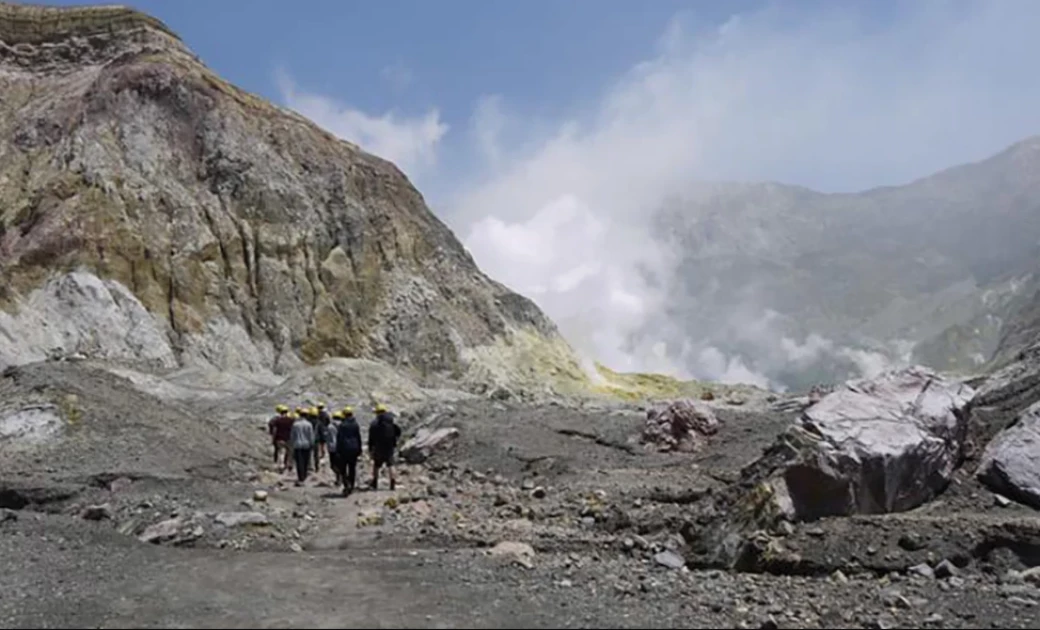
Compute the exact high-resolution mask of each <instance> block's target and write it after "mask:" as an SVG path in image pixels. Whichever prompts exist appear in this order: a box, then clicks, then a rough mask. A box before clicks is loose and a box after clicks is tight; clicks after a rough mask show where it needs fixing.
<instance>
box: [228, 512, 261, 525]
mask: <svg viewBox="0 0 1040 630" xmlns="http://www.w3.org/2000/svg"><path fill="white" fill-rule="evenodd" d="M214 520H215V521H216V522H218V523H220V524H221V525H223V526H224V527H241V526H243V525H267V524H269V523H270V519H268V518H267V515H266V514H263V513H261V512H221V513H220V514H217V515H216V517H214Z"/></svg>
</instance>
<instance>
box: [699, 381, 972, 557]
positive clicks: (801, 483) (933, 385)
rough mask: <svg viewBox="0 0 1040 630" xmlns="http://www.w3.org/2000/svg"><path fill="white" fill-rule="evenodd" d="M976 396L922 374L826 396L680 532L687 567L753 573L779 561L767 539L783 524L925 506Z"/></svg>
mask: <svg viewBox="0 0 1040 630" xmlns="http://www.w3.org/2000/svg"><path fill="white" fill-rule="evenodd" d="M972 395H973V390H972V389H971V388H970V387H968V386H966V385H963V384H961V383H958V382H955V381H951V380H948V379H946V378H943V377H942V376H939V375H938V374H936V373H935V372H933V371H931V370H929V369H927V368H923V367H918V366H914V367H910V368H906V369H903V370H893V371H889V372H886V373H883V374H881V375H880V376H878V377H876V378H874V379H869V380H868V379H861V380H855V381H849V382H848V383H846V384H844V385H843V386H841V387H839V388H838V389H837V390H835V391H833V392H830V393H828V394H825V395H824V396H822V397H821V398H820V400H819V401H818V402H816V403H815V404H813V405H812V406H810V407H809V408H807V409H806V410H805V411H803V412H802V413H801V414H800V415H799V416H798V419H797V420H796V421H795V422H794V423H793V424H792V425H791V426H790V427H788V428H787V430H785V431H784V432H783V433H781V435H780V436H779V437H778V438H777V440H776V441H775V442H774V443H773V444H772V445H770V447H769V448H768V449H766V451H765V452H764V453H763V455H762V456H761V457H760V458H759V459H757V460H755V461H754V462H752V463H751V464H749V465H748V466H746V467H745V468H744V470H743V471H742V472H741V478H740V480H739V481H738V482H737V483H734V484H732V485H730V486H728V487H727V488H725V489H724V490H723V491H721V492H718V493H716V494H715V495H714V496H713V499H712V500H711V501H709V502H706V504H705V505H704V506H702V507H701V508H699V509H700V510H702V512H703V513H701V514H699V515H698V516H697V518H695V519H691V520H690V522H688V523H687V525H686V526H684V528H683V537H684V538H685V539H686V541H687V543H688V544H689V549H688V552H689V554H690V556H689V559H691V561H692V562H693V563H694V564H695V565H698V566H703V565H714V566H719V565H721V566H728V567H735V568H741V567H755V566H759V565H761V564H762V563H763V562H765V561H766V560H769V561H771V562H775V561H778V559H781V558H783V554H781V553H780V552H779V551H778V550H777V549H774V548H773V546H774V542H775V541H774V540H773V539H772V538H771V537H769V536H768V535H765V532H769V531H777V532H778V531H782V530H783V527H782V525H783V523H782V521H811V520H816V519H819V518H822V517H825V516H843V515H852V514H879V513H890V512H899V511H903V510H909V509H911V508H913V507H916V506H918V505H920V504H922V503H924V502H926V501H928V500H929V499H931V498H933V497H934V496H935V495H936V494H938V493H939V492H941V491H942V490H943V489H944V488H945V487H946V486H947V485H948V483H949V481H950V478H951V476H952V474H953V472H954V470H955V468H956V467H957V465H958V464H959V463H960V461H961V459H962V449H963V445H964V440H965V435H966V433H967V421H966V416H967V411H966V407H967V405H968V402H969V401H970V400H971V398H972Z"/></svg>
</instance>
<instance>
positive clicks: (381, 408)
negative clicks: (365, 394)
mask: <svg viewBox="0 0 1040 630" xmlns="http://www.w3.org/2000/svg"><path fill="white" fill-rule="evenodd" d="M385 411H386V405H384V404H383V403H379V404H378V405H376V409H375V412H376V413H383V412H385Z"/></svg>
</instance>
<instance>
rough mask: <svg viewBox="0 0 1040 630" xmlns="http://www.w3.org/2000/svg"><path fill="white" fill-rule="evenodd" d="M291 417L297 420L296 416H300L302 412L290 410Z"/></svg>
mask: <svg viewBox="0 0 1040 630" xmlns="http://www.w3.org/2000/svg"><path fill="white" fill-rule="evenodd" d="M289 417H290V418H292V419H293V420H295V419H296V418H299V417H300V414H298V413H296V412H295V411H290V412H289Z"/></svg>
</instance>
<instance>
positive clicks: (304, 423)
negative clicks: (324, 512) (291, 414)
mask: <svg viewBox="0 0 1040 630" xmlns="http://www.w3.org/2000/svg"><path fill="white" fill-rule="evenodd" d="M290 438H291V439H290V441H291V442H292V447H293V457H294V458H295V461H296V485H297V486H302V485H303V482H304V481H307V475H308V473H309V472H310V470H309V469H310V465H311V449H313V448H314V426H313V425H312V424H311V423H310V421H309V420H308V419H307V418H306V417H304V416H300V417H299V418H297V419H296V422H293V425H292V432H291V434H290Z"/></svg>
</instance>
